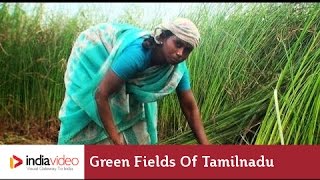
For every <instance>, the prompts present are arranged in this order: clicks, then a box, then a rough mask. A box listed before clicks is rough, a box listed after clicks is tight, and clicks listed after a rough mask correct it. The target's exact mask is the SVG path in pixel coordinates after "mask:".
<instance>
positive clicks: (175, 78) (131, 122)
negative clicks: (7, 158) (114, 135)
mask: <svg viewBox="0 0 320 180" xmlns="http://www.w3.org/2000/svg"><path fill="white" fill-rule="evenodd" d="M149 35H150V33H149V32H147V31H144V30H141V29H139V28H136V27H133V26H131V25H127V24H111V23H103V24H98V25H96V26H93V27H91V28H89V29H87V30H86V31H83V32H82V33H81V34H80V35H79V36H78V38H77V39H76V41H75V43H74V46H73V48H72V51H71V54H70V57H69V59H68V64H67V69H66V72H65V76H64V82H65V87H66V91H65V97H64V101H63V103H62V106H61V108H60V111H59V119H60V121H61V124H60V131H59V138H58V144H97V143H100V142H103V141H104V140H106V139H107V138H109V135H108V133H107V132H106V130H105V129H104V126H103V124H102V121H101V119H100V116H99V113H98V108H97V104H96V101H95V92H96V90H97V88H98V86H99V83H100V82H101V80H102V79H103V77H104V76H105V74H106V72H107V71H108V69H109V68H110V67H111V64H112V63H113V62H114V61H117V59H118V58H117V57H118V56H119V55H120V54H121V53H122V52H123V50H124V49H125V48H126V47H128V46H129V45H130V44H131V43H132V42H134V41H135V40H136V39H137V38H141V37H144V36H149ZM183 63H185V62H183ZM183 63H180V64H178V65H165V66H153V67H149V68H147V69H146V70H145V71H143V72H140V73H138V74H137V75H136V76H135V77H134V78H133V79H129V80H128V81H126V83H125V85H124V86H123V87H122V88H121V89H120V91H119V92H117V93H116V94H114V95H113V96H112V97H111V98H110V99H109V103H110V108H111V112H112V117H113V120H114V122H115V124H116V126H117V128H118V130H119V132H121V133H123V136H124V137H125V139H126V142H127V143H128V144H156V143H157V142H158V138H157V100H158V99H159V98H161V97H163V96H165V95H167V94H170V93H171V92H173V91H174V90H175V88H176V87H177V85H178V83H179V81H180V79H181V78H182V75H183V73H184V72H183V71H184V68H182V66H183V65H184V66H185V64H183ZM135 125H139V127H135ZM141 134H144V135H146V136H144V135H143V136H142V135H141Z"/></svg>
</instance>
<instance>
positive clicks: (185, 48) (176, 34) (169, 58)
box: [149, 18, 200, 64]
mask: <svg viewBox="0 0 320 180" xmlns="http://www.w3.org/2000/svg"><path fill="white" fill-rule="evenodd" d="M152 38H153V39H152V41H153V43H152V44H155V47H158V48H156V49H158V50H160V51H161V52H160V54H161V55H162V57H163V58H164V59H165V60H166V62H167V63H169V64H178V63H180V62H182V61H183V60H185V59H187V58H188V56H189V54H190V53H191V51H192V50H193V49H194V48H195V47H197V46H198V44H199V41H200V34H199V31H198V29H197V27H196V26H195V25H194V24H193V23H192V22H191V21H190V20H188V19H185V18H177V19H175V20H174V21H171V22H166V23H162V24H160V25H158V26H157V27H156V28H155V30H154V33H153V36H152ZM149 40H150V39H149Z"/></svg>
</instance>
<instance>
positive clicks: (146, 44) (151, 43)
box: [142, 30, 173, 49]
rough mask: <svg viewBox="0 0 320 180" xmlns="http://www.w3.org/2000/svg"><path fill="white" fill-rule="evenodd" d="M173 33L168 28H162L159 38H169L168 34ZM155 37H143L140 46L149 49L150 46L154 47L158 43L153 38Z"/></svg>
mask: <svg viewBox="0 0 320 180" xmlns="http://www.w3.org/2000/svg"><path fill="white" fill-rule="evenodd" d="M172 35H173V33H172V32H171V31H170V30H164V31H162V32H161V34H160V35H159V37H160V38H163V39H165V38H169V37H170V36H172ZM154 38H155V37H153V36H149V37H147V38H146V39H144V41H143V43H142V46H143V47H144V48H146V49H151V48H155V47H156V45H159V44H157V43H156V41H155V40H154Z"/></svg>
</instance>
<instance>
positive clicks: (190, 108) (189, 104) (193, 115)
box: [176, 90, 209, 145]
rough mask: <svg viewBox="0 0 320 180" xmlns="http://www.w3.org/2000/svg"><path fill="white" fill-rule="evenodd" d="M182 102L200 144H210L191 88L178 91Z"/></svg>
mask: <svg viewBox="0 0 320 180" xmlns="http://www.w3.org/2000/svg"><path fill="white" fill-rule="evenodd" d="M176 92H177V95H178V99H179V103H180V107H181V110H182V112H183V114H184V115H185V117H186V119H187V121H188V124H189V126H190V128H191V130H192V132H193V134H194V135H195V137H196V138H197V141H198V143H199V144H205V145H206V144H209V141H208V139H207V136H206V134H205V132H204V128H203V124H202V121H201V117H200V112H199V109H198V106H197V102H196V100H195V98H194V96H193V93H192V91H191V90H187V91H176Z"/></svg>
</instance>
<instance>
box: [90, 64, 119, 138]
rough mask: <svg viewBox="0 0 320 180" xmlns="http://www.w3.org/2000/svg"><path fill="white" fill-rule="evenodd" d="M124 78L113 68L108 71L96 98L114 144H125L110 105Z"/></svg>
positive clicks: (104, 124) (105, 126) (101, 116)
mask: <svg viewBox="0 0 320 180" xmlns="http://www.w3.org/2000/svg"><path fill="white" fill-rule="evenodd" d="M123 84H124V80H122V79H120V78H119V77H118V76H117V75H116V74H115V73H114V72H113V71H112V70H111V69H110V70H109V71H108V72H107V74H106V75H105V77H104V78H103V80H102V81H101V83H100V85H99V87H98V89H97V91H96V94H95V99H96V102H97V106H98V111H99V115H100V118H101V120H102V123H103V126H104V128H105V130H106V131H107V133H108V134H109V135H110V138H111V140H112V141H113V143H114V144H124V142H123V139H122V138H121V136H120V134H119V131H118V129H117V127H116V125H115V124H114V121H113V118H112V113H111V110H110V105H109V97H110V96H111V95H112V94H113V93H115V92H117V91H119V90H120V88H121V87H122V85H123Z"/></svg>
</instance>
